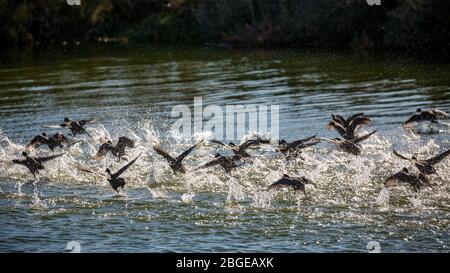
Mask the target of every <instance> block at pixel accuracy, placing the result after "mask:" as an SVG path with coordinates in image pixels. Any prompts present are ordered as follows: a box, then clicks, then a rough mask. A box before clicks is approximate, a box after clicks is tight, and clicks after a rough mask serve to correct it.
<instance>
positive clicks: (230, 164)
mask: <svg viewBox="0 0 450 273" xmlns="http://www.w3.org/2000/svg"><path fill="white" fill-rule="evenodd" d="M241 159H242V157H241V156H240V155H232V156H224V155H221V154H219V153H216V154H215V155H214V159H213V160H211V161H209V162H207V163H205V164H203V165H201V166H200V167H198V168H196V169H195V171H197V170H200V169H205V168H209V167H212V166H216V165H220V166H221V167H222V168H224V169H225V171H226V172H227V173H231V170H233V169H234V168H237V167H239V166H241V165H242V164H241V165H237V164H236V162H237V161H239V160H241Z"/></svg>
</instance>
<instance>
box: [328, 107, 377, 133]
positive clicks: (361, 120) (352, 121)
mask: <svg viewBox="0 0 450 273" xmlns="http://www.w3.org/2000/svg"><path fill="white" fill-rule="evenodd" d="M370 123H371V119H370V118H368V117H367V116H365V115H364V113H357V114H354V115H352V116H350V117H349V118H347V119H345V118H344V117H342V116H340V115H333V114H332V115H331V121H330V123H328V125H327V126H326V128H327V129H328V130H332V129H335V130H336V131H337V132H338V133H339V134H340V135H341V136H342V137H343V138H344V139H346V140H353V139H355V137H356V135H355V132H356V131H357V130H358V129H359V128H361V127H362V126H364V125H368V124H370Z"/></svg>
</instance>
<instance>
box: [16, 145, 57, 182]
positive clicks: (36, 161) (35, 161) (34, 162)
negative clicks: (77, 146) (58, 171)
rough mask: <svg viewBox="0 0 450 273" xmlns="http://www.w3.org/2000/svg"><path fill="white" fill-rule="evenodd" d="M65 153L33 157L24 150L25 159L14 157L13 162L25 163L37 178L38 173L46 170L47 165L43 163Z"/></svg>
mask: <svg viewBox="0 0 450 273" xmlns="http://www.w3.org/2000/svg"><path fill="white" fill-rule="evenodd" d="M63 155H64V153H61V154H57V155H52V156H45V157H32V156H29V155H28V153H27V152H25V151H24V152H22V156H23V157H25V158H24V159H14V160H12V161H11V162H12V163H13V164H18V165H23V166H25V167H27V168H28V170H29V171H30V172H31V174H33V176H34V178H36V174H37V173H38V172H39V171H41V170H44V169H45V167H44V165H43V163H44V162H47V161H50V160H53V159H55V158H58V157H60V156H63Z"/></svg>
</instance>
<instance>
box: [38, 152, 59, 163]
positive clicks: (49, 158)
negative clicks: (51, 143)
mask: <svg viewBox="0 0 450 273" xmlns="http://www.w3.org/2000/svg"><path fill="white" fill-rule="evenodd" d="M63 155H65V153H61V154H57V155H52V156H45V157H35V158H33V159H34V160H36V161H37V162H39V163H43V162H46V161H50V160H53V159H55V158H58V157H60V156H63Z"/></svg>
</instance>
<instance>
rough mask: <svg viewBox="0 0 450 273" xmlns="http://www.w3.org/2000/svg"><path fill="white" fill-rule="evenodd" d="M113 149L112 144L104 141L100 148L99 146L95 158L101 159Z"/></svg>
mask: <svg viewBox="0 0 450 273" xmlns="http://www.w3.org/2000/svg"><path fill="white" fill-rule="evenodd" d="M111 149H112V146H111V144H109V143H103V144H102V145H100V148H98V151H97V153H96V154H95V155H94V159H100V158H102V157H104V156H106V155H107V154H108V152H110V151H111Z"/></svg>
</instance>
